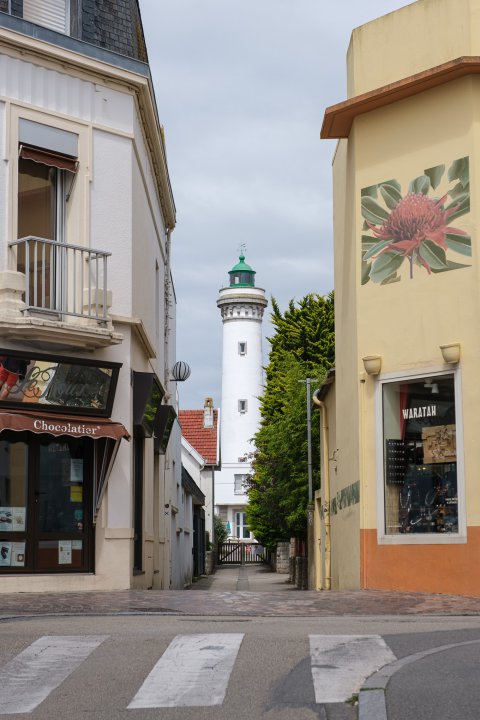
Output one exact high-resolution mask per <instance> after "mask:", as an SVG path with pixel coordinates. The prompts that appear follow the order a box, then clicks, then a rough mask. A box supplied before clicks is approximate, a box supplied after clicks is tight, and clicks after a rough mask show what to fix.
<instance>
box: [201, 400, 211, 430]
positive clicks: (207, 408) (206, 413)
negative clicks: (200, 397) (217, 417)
mask: <svg viewBox="0 0 480 720" xmlns="http://www.w3.org/2000/svg"><path fill="white" fill-rule="evenodd" d="M203 427H204V428H213V398H211V397H207V398H205V405H204V406H203Z"/></svg>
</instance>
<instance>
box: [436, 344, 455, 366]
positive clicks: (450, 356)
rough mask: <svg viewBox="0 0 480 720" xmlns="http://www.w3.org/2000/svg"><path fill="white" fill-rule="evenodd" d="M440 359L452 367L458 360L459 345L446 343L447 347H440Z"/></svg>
mask: <svg viewBox="0 0 480 720" xmlns="http://www.w3.org/2000/svg"><path fill="white" fill-rule="evenodd" d="M440 350H441V352H442V357H443V360H444V362H446V363H448V364H449V365H454V364H455V363H458V362H459V360H460V343H458V342H455V343H448V344H447V345H440Z"/></svg>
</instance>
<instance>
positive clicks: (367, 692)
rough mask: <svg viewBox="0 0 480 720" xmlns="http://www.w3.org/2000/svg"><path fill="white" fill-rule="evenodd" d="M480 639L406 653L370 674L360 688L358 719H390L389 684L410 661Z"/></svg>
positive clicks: (477, 641) (475, 643)
mask: <svg viewBox="0 0 480 720" xmlns="http://www.w3.org/2000/svg"><path fill="white" fill-rule="evenodd" d="M479 643H480V640H466V641H465V642H460V643H452V644H451V645H441V646H440V647H435V648H430V650H423V651H422V652H418V653H414V654H413V655H406V656H405V657H403V658H401V659H400V660H394V661H393V662H391V663H389V664H388V665H384V666H383V667H382V668H380V670H377V672H375V673H373V675H370V677H369V678H367V680H366V681H365V682H364V684H363V685H362V687H361V688H360V692H359V695H358V720H388V716H387V704H386V699H385V694H386V689H387V685H388V683H389V681H390V679H391V678H392V676H393V675H394V674H395V673H396V672H397V671H398V670H401V669H402V668H403V667H405V666H406V665H410V663H414V662H417V660H422V659H423V658H425V657H428V656H429V655H435V653H440V652H445V651H446V650H452V649H453V648H458V647H463V646H465V645H478V644H479Z"/></svg>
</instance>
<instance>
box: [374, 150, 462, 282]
mask: <svg viewBox="0 0 480 720" xmlns="http://www.w3.org/2000/svg"><path fill="white" fill-rule="evenodd" d="M469 212H470V176H469V163H468V157H464V158H460V159H458V160H455V161H454V162H453V163H452V164H451V166H450V167H449V168H448V170H447V171H446V167H445V165H437V166H436V167H433V168H429V169H428V170H425V171H424V173H423V175H420V176H419V177H416V178H415V179H414V180H412V181H411V182H410V185H409V188H408V192H406V193H402V188H401V185H400V183H399V182H398V180H387V181H385V182H382V183H379V184H378V185H371V186H370V187H367V188H364V189H363V190H362V216H363V218H364V224H363V234H362V285H365V284H366V283H368V282H370V281H372V282H374V283H380V284H382V285H386V284H388V283H392V282H398V281H399V280H401V279H402V277H409V278H410V279H412V278H413V277H415V276H416V275H417V274H419V273H422V274H423V273H426V274H428V275H431V274H432V273H433V274H435V273H441V272H446V271H447V270H457V269H458V268H464V267H470V265H469V264H465V263H462V262H458V260H462V259H463V257H471V255H472V241H471V237H470V235H469V233H468V232H466V231H465V230H463V229H462V228H459V227H457V223H456V222H455V221H456V220H457V219H458V218H460V217H462V216H463V215H466V214H467V213H469ZM460 256H463V257H460ZM452 258H453V259H452Z"/></svg>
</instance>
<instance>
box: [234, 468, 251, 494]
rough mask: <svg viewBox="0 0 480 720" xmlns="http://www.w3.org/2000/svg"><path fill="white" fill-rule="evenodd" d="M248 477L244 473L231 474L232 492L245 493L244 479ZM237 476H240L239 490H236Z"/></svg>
mask: <svg viewBox="0 0 480 720" xmlns="http://www.w3.org/2000/svg"><path fill="white" fill-rule="evenodd" d="M247 477H248V475H246V474H245V473H235V474H234V476H233V494H234V495H245V480H246V478H247ZM237 478H240V480H239V482H240V490H237Z"/></svg>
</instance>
